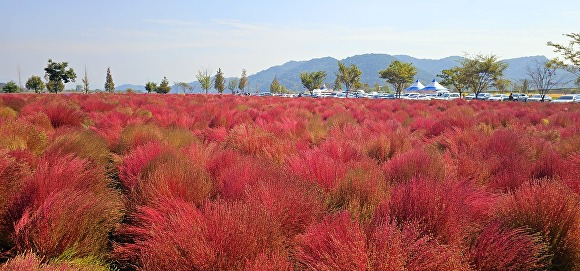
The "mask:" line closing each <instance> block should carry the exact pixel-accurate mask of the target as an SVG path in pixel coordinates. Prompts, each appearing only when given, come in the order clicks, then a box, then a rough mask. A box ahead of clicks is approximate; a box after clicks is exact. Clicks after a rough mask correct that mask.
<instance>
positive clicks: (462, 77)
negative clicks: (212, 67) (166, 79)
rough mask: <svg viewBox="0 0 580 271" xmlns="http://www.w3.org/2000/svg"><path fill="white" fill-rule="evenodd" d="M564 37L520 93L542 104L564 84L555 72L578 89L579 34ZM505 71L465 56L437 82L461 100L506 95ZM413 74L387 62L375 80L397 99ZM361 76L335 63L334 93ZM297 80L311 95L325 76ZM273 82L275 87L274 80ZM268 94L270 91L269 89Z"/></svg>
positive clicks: (490, 59)
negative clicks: (535, 95) (531, 93)
mask: <svg viewBox="0 0 580 271" xmlns="http://www.w3.org/2000/svg"><path fill="white" fill-rule="evenodd" d="M565 36H567V37H568V38H570V39H571V40H570V42H569V43H568V44H567V45H560V44H556V43H552V42H548V46H551V47H553V48H554V52H556V53H559V54H560V55H561V56H562V58H561V59H560V58H556V59H552V60H550V61H547V62H544V63H541V62H535V63H533V64H532V65H528V67H527V68H526V69H527V74H528V76H529V78H530V79H529V80H528V79H525V80H524V81H523V82H522V85H521V87H520V89H525V90H528V89H530V85H532V86H534V87H535V88H536V89H537V90H538V91H539V94H540V95H541V96H542V101H543V100H544V97H545V95H546V94H548V92H549V91H550V90H552V89H554V88H555V87H556V86H557V85H559V84H562V83H563V82H564V81H565V78H564V76H562V75H558V73H557V71H558V70H559V69H564V70H566V71H569V72H571V73H572V74H574V75H575V76H576V77H577V78H576V80H575V83H576V84H577V85H580V50H579V49H578V48H577V47H578V46H580V33H576V34H575V33H572V34H565ZM507 67H508V65H507V64H506V63H504V62H502V61H500V60H499V58H498V56H496V55H494V54H489V55H482V54H479V55H475V56H469V55H466V56H465V57H464V58H463V59H462V60H461V61H460V62H459V63H458V65H456V66H454V67H452V68H450V69H446V70H442V71H441V73H440V74H438V75H437V77H439V78H441V84H443V85H445V86H447V87H449V88H451V89H454V90H455V91H457V92H459V93H460V95H461V96H463V94H464V93H466V92H472V93H474V94H475V95H476V96H477V95H479V93H481V92H484V91H487V90H488V89H490V88H492V87H493V88H496V89H498V90H500V91H506V90H507V89H508V88H509V86H510V85H511V84H512V82H511V81H510V80H508V79H506V78H504V71H505V70H506V69H507ZM416 74H417V68H416V67H414V66H413V64H412V63H404V62H401V61H398V60H396V61H393V62H391V63H390V65H389V66H388V67H387V68H386V69H384V70H381V71H379V77H380V78H382V79H385V80H386V83H388V84H390V85H392V86H393V88H394V91H395V93H396V95H397V96H400V94H401V92H402V91H403V90H404V89H405V88H407V87H408V86H409V85H410V84H411V83H412V82H413V81H414V79H415V75H416ZM361 75H362V72H361V71H360V70H359V69H358V67H357V66H356V65H354V64H351V65H350V66H349V67H347V66H345V65H344V64H343V63H341V62H340V61H339V62H338V72H337V74H336V80H335V83H334V89H335V90H342V89H343V88H342V85H343V84H344V92H345V93H346V94H347V95H348V93H349V92H350V91H352V90H355V89H359V88H360V87H361V86H362V84H361V83H360V81H359V80H360V77H361ZM300 79H301V81H302V85H303V87H304V88H305V89H306V90H308V91H309V92H310V93H311V94H312V92H313V90H314V89H320V88H321V87H322V85H323V84H324V80H325V79H326V73H325V72H324V71H315V72H303V73H301V74H300ZM274 81H275V82H276V84H277V78H276V77H275V78H274ZM272 84H274V82H273V83H272ZM375 89H377V87H376V88H375ZM270 90H271V91H272V87H270Z"/></svg>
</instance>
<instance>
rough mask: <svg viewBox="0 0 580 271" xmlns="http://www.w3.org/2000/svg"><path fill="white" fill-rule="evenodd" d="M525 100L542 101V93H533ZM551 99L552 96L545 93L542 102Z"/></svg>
mask: <svg viewBox="0 0 580 271" xmlns="http://www.w3.org/2000/svg"><path fill="white" fill-rule="evenodd" d="M526 101H528V102H541V101H542V95H541V94H534V95H532V96H531V97H529V98H528V99H527V100H526ZM551 101H552V97H550V96H548V95H545V96H544V102H551Z"/></svg>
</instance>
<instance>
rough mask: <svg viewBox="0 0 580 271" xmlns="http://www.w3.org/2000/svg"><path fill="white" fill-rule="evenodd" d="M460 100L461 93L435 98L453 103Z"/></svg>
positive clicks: (446, 94)
mask: <svg viewBox="0 0 580 271" xmlns="http://www.w3.org/2000/svg"><path fill="white" fill-rule="evenodd" d="M459 98H461V96H460V95H459V93H457V92H452V93H445V94H443V95H441V96H439V97H437V98H435V100H444V101H452V100H455V99H459Z"/></svg>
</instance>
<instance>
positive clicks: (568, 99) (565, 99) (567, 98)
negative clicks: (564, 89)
mask: <svg viewBox="0 0 580 271" xmlns="http://www.w3.org/2000/svg"><path fill="white" fill-rule="evenodd" d="M578 101H580V97H579V96H578V95H562V96H560V97H558V98H557V99H556V100H553V101H552V102H553V103H573V102H578Z"/></svg>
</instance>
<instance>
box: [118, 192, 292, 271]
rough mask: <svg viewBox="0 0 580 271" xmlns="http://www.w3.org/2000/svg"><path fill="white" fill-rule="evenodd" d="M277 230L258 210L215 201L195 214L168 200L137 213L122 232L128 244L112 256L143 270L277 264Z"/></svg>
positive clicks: (194, 210)
mask: <svg viewBox="0 0 580 271" xmlns="http://www.w3.org/2000/svg"><path fill="white" fill-rule="evenodd" d="M278 229H279V226H278V224H277V222H276V221H273V220H272V219H270V218H269V217H267V216H266V213H265V212H263V210H261V208H259V207H257V206H249V205H244V204H239V203H223V202H218V203H208V204H206V205H204V206H203V208H202V210H198V209H197V208H196V207H195V206H193V205H191V204H189V203H186V202H184V201H182V200H168V201H165V202H160V203H159V204H156V205H155V206H152V207H142V208H140V209H139V211H138V212H137V213H136V214H135V216H134V218H133V223H132V225H128V226H127V227H126V228H125V229H123V230H122V231H121V232H120V233H121V234H124V235H126V236H129V237H131V238H132V242H129V243H124V244H117V245H116V248H115V255H116V258H117V259H118V260H119V261H120V262H122V263H127V264H129V265H130V264H131V263H138V265H139V266H140V268H142V269H144V270H243V269H244V267H245V266H246V264H251V263H256V262H255V260H256V259H257V257H262V258H263V257H266V258H269V257H268V256H264V255H272V256H274V255H278V256H275V257H276V258H277V259H278V261H279V260H280V259H281V258H280V254H279V253H283V251H284V248H283V246H282V239H281V238H280V235H279V232H278ZM263 264H266V265H267V264H268V263H263Z"/></svg>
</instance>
